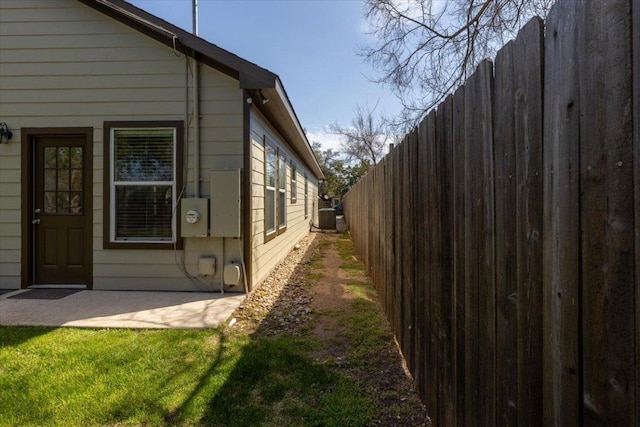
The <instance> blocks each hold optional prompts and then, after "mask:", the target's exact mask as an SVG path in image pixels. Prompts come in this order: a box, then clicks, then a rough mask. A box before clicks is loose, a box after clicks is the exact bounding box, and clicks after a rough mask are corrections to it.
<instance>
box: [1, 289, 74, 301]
mask: <svg viewBox="0 0 640 427" xmlns="http://www.w3.org/2000/svg"><path fill="white" fill-rule="evenodd" d="M80 291H82V289H30V290H28V291H27V292H22V293H19V294H17V295H13V296H10V297H8V298H7V299H62V298H64V297H68V296H69V295H73V294H75V293H76V292H80Z"/></svg>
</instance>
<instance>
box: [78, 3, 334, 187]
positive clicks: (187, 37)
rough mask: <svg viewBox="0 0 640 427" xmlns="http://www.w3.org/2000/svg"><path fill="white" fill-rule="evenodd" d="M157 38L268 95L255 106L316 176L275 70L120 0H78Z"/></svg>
mask: <svg viewBox="0 0 640 427" xmlns="http://www.w3.org/2000/svg"><path fill="white" fill-rule="evenodd" d="M78 1H79V2H80V3H83V4H85V5H87V6H89V7H91V8H92V9H95V10H97V11H99V12H101V13H103V14H105V15H107V16H109V17H111V18H113V19H115V20H116V21H119V22H121V23H123V24H125V25H127V26H129V27H131V28H133V29H135V30H137V31H139V32H140V33H142V34H145V35H147V36H149V37H151V38H153V39H155V40H157V41H158V42H160V43H162V44H164V45H166V46H168V47H171V48H172V49H174V50H176V51H178V52H181V53H183V54H185V55H187V56H190V57H192V58H194V59H195V60H197V61H199V62H201V63H203V64H206V65H208V66H210V67H212V68H214V69H216V70H218V71H220V72H222V73H224V74H226V75H228V76H230V77H232V78H234V79H236V80H238V82H239V87H240V88H241V89H246V90H248V91H252V90H253V91H257V90H261V91H262V93H263V94H264V95H265V96H266V97H267V98H268V99H269V102H267V103H266V104H262V103H256V104H257V105H258V104H259V105H258V109H259V110H260V111H261V112H262V114H264V116H265V117H266V118H267V120H269V121H270V122H271V124H272V125H273V126H274V127H275V128H276V130H277V131H278V132H280V134H281V135H282V136H283V137H284V138H285V139H286V140H287V142H288V143H289V144H290V145H291V146H292V148H293V149H294V150H295V151H296V153H297V154H298V155H299V156H300V157H301V158H302V160H303V161H304V162H305V163H306V164H307V166H308V167H309V168H310V169H311V171H312V172H313V173H314V175H316V177H317V178H318V179H324V175H323V173H322V170H321V169H320V165H319V164H318V161H317V160H316V157H315V155H314V154H313V150H312V149H311V145H310V144H309V141H308V140H307V137H306V135H305V133H304V130H303V129H302V126H301V125H300V121H299V120H298V117H297V115H296V113H295V111H294V109H293V106H292V105H291V102H290V100H289V97H288V96H287V93H286V92H285V90H284V87H283V85H282V82H281V81H280V78H279V77H278V75H277V74H274V73H272V72H271V71H269V70H267V69H265V68H262V67H260V66H258V65H256V64H254V63H252V62H250V61H247V60H246V59H243V58H240V57H239V56H237V55H234V54H233V53H231V52H229V51H227V50H224V49H222V48H220V47H218V46H216V45H214V44H213V43H209V42H208V41H206V40H204V39H202V38H200V37H198V36H195V35H193V34H191V33H189V32H188V31H185V30H183V29H182V28H180V27H177V26H175V25H173V24H170V23H169V22H167V21H165V20H163V19H161V18H158V17H157V16H155V15H152V14H150V13H148V12H146V11H144V10H142V9H140V8H138V7H136V6H134V5H132V4H131V3H128V2H126V1H123V0H78Z"/></svg>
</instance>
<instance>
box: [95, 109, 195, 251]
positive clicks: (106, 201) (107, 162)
mask: <svg viewBox="0 0 640 427" xmlns="http://www.w3.org/2000/svg"><path fill="white" fill-rule="evenodd" d="M123 128H130V129H145V128H147V129H151V128H173V129H175V144H174V174H175V179H174V181H173V182H174V184H173V185H175V187H174V188H175V191H173V192H172V197H173V203H172V205H173V206H172V222H173V230H174V232H175V236H174V241H172V242H166V241H159V242H144V241H112V240H111V231H112V226H113V224H114V221H115V220H114V216H115V211H114V212H113V213H112V211H111V199H112V196H113V195H112V189H113V188H114V187H113V185H112V179H113V177H112V171H113V159H112V158H111V156H112V151H111V147H112V143H113V141H112V138H111V136H112V131H113V130H115V129H123ZM102 141H103V148H104V164H103V165H104V176H103V205H102V209H103V211H102V218H103V236H102V247H103V249H165V250H167V249H182V248H183V239H182V237H181V234H180V221H178V217H177V215H176V207H177V204H178V203H179V200H178V196H179V194H180V192H181V190H182V185H183V168H184V155H183V153H184V122H182V121H112V122H111V121H108V122H104V123H103V140H102ZM114 209H115V208H114Z"/></svg>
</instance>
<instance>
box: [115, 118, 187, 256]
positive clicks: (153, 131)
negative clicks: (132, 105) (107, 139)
mask: <svg viewBox="0 0 640 427" xmlns="http://www.w3.org/2000/svg"><path fill="white" fill-rule="evenodd" d="M110 160H111V168H110V169H111V206H110V210H111V220H112V221H111V224H112V226H111V241H113V242H150V243H152V242H163V243H166V242H173V241H174V238H175V235H176V233H175V222H174V220H173V207H174V206H175V197H176V129H175V128H139V129H136V128H126V129H117V128H115V129H111V159H110Z"/></svg>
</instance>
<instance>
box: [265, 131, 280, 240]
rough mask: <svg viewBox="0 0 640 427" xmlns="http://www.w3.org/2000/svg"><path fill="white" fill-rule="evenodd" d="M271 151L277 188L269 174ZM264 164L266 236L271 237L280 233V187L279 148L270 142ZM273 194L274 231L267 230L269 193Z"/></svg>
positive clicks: (266, 148)
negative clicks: (278, 189)
mask: <svg viewBox="0 0 640 427" xmlns="http://www.w3.org/2000/svg"><path fill="white" fill-rule="evenodd" d="M269 149H271V150H273V154H274V156H275V164H274V171H273V173H274V175H275V177H274V178H275V179H274V184H275V186H270V185H269V176H268V173H267V168H268V162H269ZM264 162H265V165H264V167H265V175H264V188H265V201H264V210H265V216H264V223H265V225H264V233H265V236H267V237H271V236H274V235H275V234H277V232H278V192H277V191H276V189H277V186H278V148H277V147H276V146H275V145H274V144H271V143H269V142H267V143H265V146H264ZM270 191H271V192H273V212H272V214H273V230H269V229H267V193H268V192H270Z"/></svg>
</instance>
